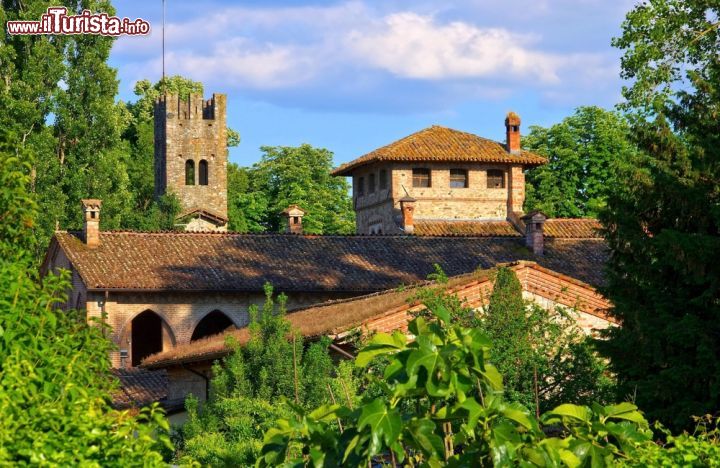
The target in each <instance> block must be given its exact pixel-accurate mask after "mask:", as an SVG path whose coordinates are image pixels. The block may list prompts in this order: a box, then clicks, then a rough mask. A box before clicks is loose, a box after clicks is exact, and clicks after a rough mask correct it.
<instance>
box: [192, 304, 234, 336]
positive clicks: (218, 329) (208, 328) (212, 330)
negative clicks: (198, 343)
mask: <svg viewBox="0 0 720 468" xmlns="http://www.w3.org/2000/svg"><path fill="white" fill-rule="evenodd" d="M235 328H237V327H236V326H235V323H234V322H233V321H232V320H231V319H230V317H228V316H227V315H225V314H224V313H223V312H222V311H220V310H217V309H215V310H213V311H211V312H209V313H208V314H207V315H206V316H205V317H203V318H202V320H200V321H199V322H198V324H197V325H196V326H195V330H193V334H192V337H190V341H195V340H199V339H201V338H205V337H207V336H212V335H217V334H218V333H222V332H224V331H226V330H228V329H235Z"/></svg>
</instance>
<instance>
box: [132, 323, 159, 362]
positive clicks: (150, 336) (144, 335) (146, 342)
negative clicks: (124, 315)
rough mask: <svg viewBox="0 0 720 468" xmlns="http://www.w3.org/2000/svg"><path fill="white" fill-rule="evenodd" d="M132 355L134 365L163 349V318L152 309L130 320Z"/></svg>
mask: <svg viewBox="0 0 720 468" xmlns="http://www.w3.org/2000/svg"><path fill="white" fill-rule="evenodd" d="M130 346H131V348H130V356H131V358H132V366H133V367H134V366H137V365H140V363H141V362H142V360H143V359H145V358H146V357H148V356H150V355H151V354H155V353H159V352H160V351H162V350H163V319H162V317H160V316H159V315H158V314H156V313H155V312H153V311H152V310H146V311H145V312H142V313H140V314H138V315H137V316H135V318H134V319H132V321H131V322H130Z"/></svg>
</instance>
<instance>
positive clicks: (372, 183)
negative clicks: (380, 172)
mask: <svg viewBox="0 0 720 468" xmlns="http://www.w3.org/2000/svg"><path fill="white" fill-rule="evenodd" d="M368 192H369V193H375V174H370V175H369V176H368Z"/></svg>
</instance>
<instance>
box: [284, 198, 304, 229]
mask: <svg viewBox="0 0 720 468" xmlns="http://www.w3.org/2000/svg"><path fill="white" fill-rule="evenodd" d="M282 215H283V216H284V217H285V218H287V224H286V227H285V232H288V233H290V234H302V233H303V227H302V219H303V216H305V211H304V210H303V209H302V208H300V207H299V206H297V205H290V206H288V207H287V208H285V210H284V211H283V212H282Z"/></svg>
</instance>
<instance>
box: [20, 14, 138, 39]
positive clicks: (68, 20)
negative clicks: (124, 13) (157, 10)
mask: <svg viewBox="0 0 720 468" xmlns="http://www.w3.org/2000/svg"><path fill="white" fill-rule="evenodd" d="M7 32H8V34H10V35H24V34H95V35H100V36H123V35H127V36H143V35H146V34H150V23H148V22H147V21H145V20H144V19H142V18H138V19H135V20H131V19H129V18H118V17H117V16H109V15H108V14H107V13H92V12H90V10H83V12H82V13H80V14H79V15H70V16H68V14H67V8H65V7H50V8H48V9H47V12H46V13H45V14H44V15H42V16H41V17H40V21H8V22H7Z"/></svg>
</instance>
